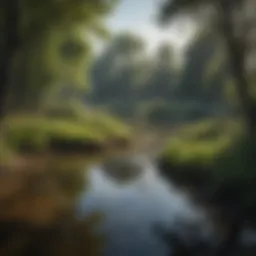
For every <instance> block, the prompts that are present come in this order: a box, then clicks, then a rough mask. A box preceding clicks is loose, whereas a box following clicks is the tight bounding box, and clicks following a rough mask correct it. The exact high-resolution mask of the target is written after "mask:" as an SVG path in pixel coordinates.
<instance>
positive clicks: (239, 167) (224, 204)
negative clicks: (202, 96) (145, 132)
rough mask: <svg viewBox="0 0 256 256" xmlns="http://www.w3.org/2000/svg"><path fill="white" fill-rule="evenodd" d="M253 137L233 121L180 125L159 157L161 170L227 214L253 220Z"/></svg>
mask: <svg viewBox="0 0 256 256" xmlns="http://www.w3.org/2000/svg"><path fill="white" fill-rule="evenodd" d="M255 153H256V140H255V139H254V138H247V137H246V136H245V135H244V134H243V127H242V125H241V124H239V123H237V122H234V121H223V120H220V121H218V120H208V121H204V122H200V123H196V124H192V125H189V126H186V127H184V128H183V129H181V130H180V132H179V133H178V135H177V137H175V138H172V139H170V141H169V143H168V146H167V147H166V149H165V151H164V153H163V155H162V156H161V157H160V160H159V166H160V169H161V172H162V173H163V175H164V176H165V177H167V178H168V179H170V180H172V181H174V182H176V183H177V184H179V185H182V186H185V187H190V188H191V189H192V190H193V191H194V193H195V195H196V196H197V197H198V198H199V199H202V200H203V201H204V202H206V203H213V204H215V205H217V206H221V209H224V210H225V212H228V216H229V217H230V216H236V217H237V216H240V217H241V218H242V219H246V221H248V222H249V223H250V222H251V221H252V222H253V223H255V217H254V216H256V215H255V213H256V200H255V198H254V195H255V192H256V189H255V184H256V172H255V169H256V164H255V155H256V154H255Z"/></svg>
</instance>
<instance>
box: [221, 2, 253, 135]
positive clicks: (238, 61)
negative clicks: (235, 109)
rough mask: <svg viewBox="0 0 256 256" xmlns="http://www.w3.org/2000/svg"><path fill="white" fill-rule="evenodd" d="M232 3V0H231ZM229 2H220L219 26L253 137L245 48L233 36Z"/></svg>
mask: <svg viewBox="0 0 256 256" xmlns="http://www.w3.org/2000/svg"><path fill="white" fill-rule="evenodd" d="M232 1H233V0H232ZM232 1H230V0H220V1H219V3H220V5H219V6H218V7H220V12H219V13H220V22H221V23H220V26H221V29H222V33H223V36H224V38H225V40H226V46H227V50H228V57H229V61H230V68H231V72H232V75H233V77H234V79H235V84H236V88H237V93H238V97H239V98H240V103H241V106H242V111H243V114H244V117H245V122H246V126H247V131H248V134H249V135H253V134H254V132H255V129H256V113H255V107H254V102H253V99H252V97H251V96H250V92H249V85H248V81H247V79H246V70H245V47H244V44H242V43H241V41H240V40H239V39H238V38H237V37H236V36H235V35H234V27H233V19H232V12H233V7H234V3H233V2H232ZM242 40H244V39H242Z"/></svg>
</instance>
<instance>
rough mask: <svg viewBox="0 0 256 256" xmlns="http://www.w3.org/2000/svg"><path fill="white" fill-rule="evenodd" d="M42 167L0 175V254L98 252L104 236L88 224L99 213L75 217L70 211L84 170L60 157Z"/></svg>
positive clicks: (83, 182)
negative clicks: (79, 217) (40, 169)
mask: <svg viewBox="0 0 256 256" xmlns="http://www.w3.org/2000/svg"><path fill="white" fill-rule="evenodd" d="M50 165H51V168H50ZM72 165H73V168H72ZM45 167H46V168H47V171H43V172H39V171H38V170H36V171H35V170H34V171H33V170H29V171H28V170H26V171H27V172H26V173H20V175H19V174H17V173H14V172H13V173H7V174H6V175H5V177H1V180H0V181H1V188H2V190H5V191H2V190H1V201H0V203H1V209H2V210H1V213H0V254H1V255H3V256H7V255H13V254H14V255H43V256H46V255H52V256H55V255H68V256H69V255H70V256H72V255H91V256H93V255H98V254H99V253H101V252H102V250H103V240H104V239H103V237H101V236H100V235H99V234H96V233H94V229H95V228H96V227H97V226H98V225H99V224H100V223H99V221H100V220H101V218H102V216H101V215H99V214H92V216H89V217H86V218H85V219H77V218H76V216H75V214H76V213H75V212H74V206H76V204H77V200H76V198H77V196H79V194H80V193H81V192H82V191H84V189H86V187H87V186H86V185H88V184H86V180H85V173H84V171H77V168H78V169H79V170H82V167H81V166H79V167H78V166H77V168H75V167H74V163H73V164H71V163H66V164H64V163H63V165H62V166H59V168H57V167H58V166H57V164H56V163H55V164H53V163H52V162H50V163H49V165H47V164H46V166H45ZM83 167H84V164H83ZM5 183H6V186H4V184H5ZM8 190H9V191H8Z"/></svg>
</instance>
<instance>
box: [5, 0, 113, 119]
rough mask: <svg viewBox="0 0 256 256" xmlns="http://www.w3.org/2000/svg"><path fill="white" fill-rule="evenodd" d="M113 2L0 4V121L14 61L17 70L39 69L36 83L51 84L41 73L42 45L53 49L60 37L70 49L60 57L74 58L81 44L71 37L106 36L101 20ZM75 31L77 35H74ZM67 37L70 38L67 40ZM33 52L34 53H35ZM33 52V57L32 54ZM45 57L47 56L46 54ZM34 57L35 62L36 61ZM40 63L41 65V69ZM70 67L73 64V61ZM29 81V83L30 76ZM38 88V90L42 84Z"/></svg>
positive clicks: (13, 0) (13, 1)
mask: <svg viewBox="0 0 256 256" xmlns="http://www.w3.org/2000/svg"><path fill="white" fill-rule="evenodd" d="M114 2H115V1H114V0H111V1H102V0H96V1H92V0H90V1H88V0H84V1H78V0H75V1H74V0H72V1H71V0H65V1H57V0H47V1H44V2H41V1H39V2H38V1H31V0H11V1H9V0H4V1H2V2H1V11H2V12H1V14H0V24H1V26H2V27H3V28H4V37H3V39H4V40H3V42H2V45H1V52H0V53H1V70H0V95H1V96H0V97H1V98H0V118H2V117H3V114H4V103H5V100H6V96H7V92H8V89H9V81H10V74H11V70H12V67H13V64H14V63H13V62H14V61H15V62H16V63H15V64H16V68H17V66H18V67H19V68H17V69H20V65H17V62H20V63H21V64H22V65H25V66H27V64H28V66H29V67H27V68H26V71H27V70H29V69H30V68H31V67H33V68H35V67H38V69H37V74H39V73H40V74H43V77H37V80H40V81H41V80H43V81H44V82H45V83H44V84H47V83H48V84H49V83H51V82H52V76H51V75H52V74H48V72H47V70H44V69H43V72H41V71H42V68H43V67H45V66H46V65H44V64H45V63H44V62H43V61H44V60H45V59H43V56H45V55H44V54H45V51H46V47H45V46H46V45H47V46H48V47H50V46H49V43H50V42H51V45H52V46H53V45H54V44H53V41H52V40H53V39H54V38H55V40H56V33H57V34H58V36H59V37H60V36H61V37H62V39H63V40H62V42H63V41H66V42H67V43H68V44H69V47H63V48H62V49H64V51H63V52H62V55H63V56H65V58H66V59H67V54H65V53H67V52H69V54H68V55H69V56H70V53H71V54H72V55H73V56H74V55H77V50H79V49H80V50H81V47H79V45H80V46H82V45H84V44H81V41H80V43H78V44H77V40H75V39H74V34H76V35H77V34H79V33H80V35H81V32H82V31H87V32H90V33H91V32H94V34H102V33H105V30H104V29H103V28H102V22H101V20H102V17H103V16H104V15H105V14H107V13H108V12H109V10H110V9H111V7H112V6H113V4H114ZM74 31H75V32H76V33H74ZM87 34H88V33H87ZM70 37H71V38H73V39H71V40H70ZM64 38H65V40H64ZM80 38H81V36H80ZM74 42H76V45H77V46H78V47H77V46H75V47H73V46H74ZM56 44H57V45H58V46H59V47H60V41H58V40H57V42H56V41H55V49H54V47H53V48H48V50H49V49H52V50H56ZM66 45H67V44H66ZM70 46H72V47H70ZM60 48H61V47H60ZM75 48H76V50H75ZM70 49H71V51H70ZM34 51H35V52H36V53H37V54H35V52H34ZM32 52H33V54H31V53H32ZM38 52H39V54H38ZM64 52H65V53H64ZM52 53H53V52H52ZM31 55H32V56H31ZM47 56H48V57H49V55H47ZM36 58H38V59H37V60H36ZM17 59H19V61H17ZM35 63H37V64H38V66H36V65H35ZM40 63H41V64H42V66H40ZM48 63H49V62H48ZM48 63H47V64H48ZM72 64H74V62H73V63H72ZM76 64H77V63H76ZM39 66H40V67H39ZM24 68H25V67H24ZM62 68H63V67H62ZM69 70H70V72H74V70H71V69H70V65H69ZM31 71H32V72H31ZM66 71H67V70H66ZM66 71H64V70H63V71H62V78H64V77H63V74H67V73H66ZM20 73H24V72H20ZM27 73H30V74H33V70H29V71H27V72H25V74H27ZM68 73H69V72H68ZM14 75H16V74H12V77H13V76H14ZM65 78H66V77H65ZM24 79H25V78H24ZM29 80H31V77H30V78H29ZM27 82H28V81H27V78H26V79H25V82H24V83H25V84H27ZM39 86H40V87H41V85H39Z"/></svg>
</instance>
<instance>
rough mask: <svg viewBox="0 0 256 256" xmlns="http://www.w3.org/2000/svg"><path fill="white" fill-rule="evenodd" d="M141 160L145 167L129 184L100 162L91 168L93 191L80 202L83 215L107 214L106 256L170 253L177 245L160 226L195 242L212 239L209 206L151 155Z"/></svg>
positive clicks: (79, 208)
mask: <svg viewBox="0 0 256 256" xmlns="http://www.w3.org/2000/svg"><path fill="white" fill-rule="evenodd" d="M139 161H140V164H141V166H142V167H141V168H142V169H143V170H142V171H140V172H138V175H134V176H133V177H132V178H131V177H130V178H129V179H127V180H126V181H125V182H124V181H123V180H122V181H121V180H120V179H119V177H116V178H115V177H112V176H111V175H109V174H108V173H107V172H106V170H105V169H104V167H103V166H102V165H100V164H99V165H94V166H92V167H91V168H90V169H89V173H88V174H89V184H90V189H89V191H88V190H87V191H86V192H85V193H84V194H83V195H82V197H81V199H80V201H79V204H78V215H79V216H80V217H81V218H82V217H84V216H87V215H89V214H90V213H92V212H94V211H97V212H98V211H99V212H102V213H103V225H102V226H101V230H100V231H101V232H102V233H103V234H104V235H105V237H106V240H107V249H106V253H105V255H111V256H117V255H118V256H119V255H122V256H126V255H127V256H128V255H132V256H142V255H147V256H151V255H152V256H153V255H154V256H155V255H158V256H164V255H170V250H171V248H170V247H169V246H168V247H167V245H166V244H165V243H164V242H163V239H162V238H161V237H160V236H159V235H157V232H155V230H154V227H155V225H160V226H161V227H163V228H164V229H166V230H172V231H174V232H175V233H176V234H177V236H180V237H183V238H184V239H188V240H190V241H192V240H193V239H200V240H201V239H204V240H207V239H209V241H210V240H211V238H212V236H213V229H212V228H211V224H210V222H209V221H208V220H207V217H206V214H205V213H204V212H203V210H202V209H200V208H199V207H197V206H196V205H194V204H193V203H192V201H191V200H190V198H189V196H188V195H186V194H185V193H184V192H182V191H180V190H178V189H177V188H175V186H174V185H170V183H167V182H166V181H165V180H164V179H163V178H162V177H161V176H160V175H159V174H158V172H157V169H156V167H155V166H154V164H153V163H152V162H151V161H150V160H149V159H147V158H146V157H144V158H141V159H140V160H139Z"/></svg>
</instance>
